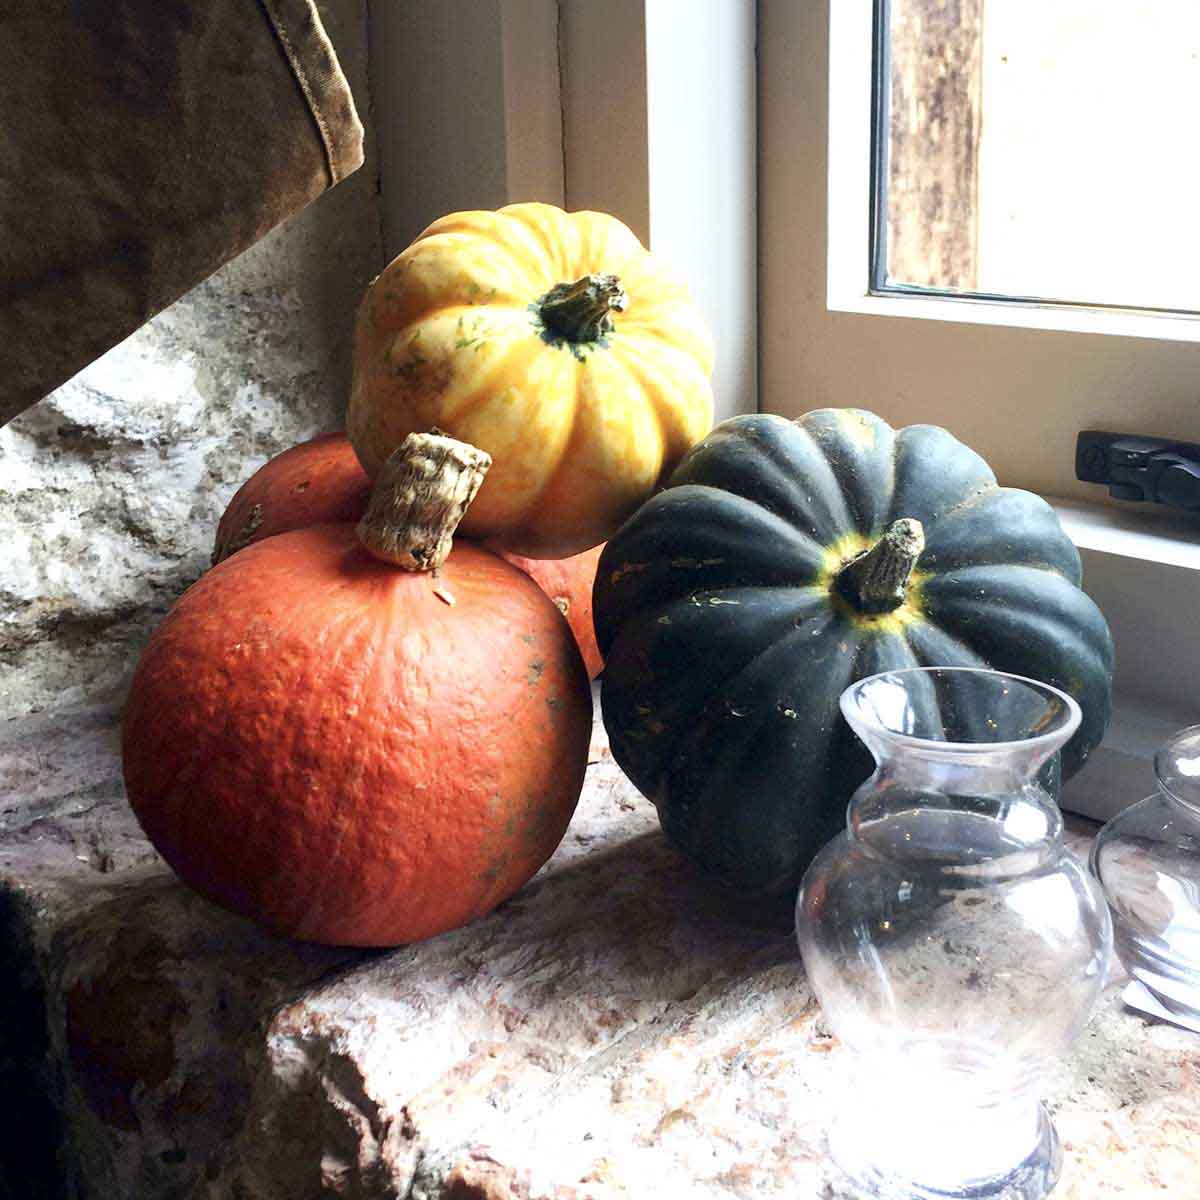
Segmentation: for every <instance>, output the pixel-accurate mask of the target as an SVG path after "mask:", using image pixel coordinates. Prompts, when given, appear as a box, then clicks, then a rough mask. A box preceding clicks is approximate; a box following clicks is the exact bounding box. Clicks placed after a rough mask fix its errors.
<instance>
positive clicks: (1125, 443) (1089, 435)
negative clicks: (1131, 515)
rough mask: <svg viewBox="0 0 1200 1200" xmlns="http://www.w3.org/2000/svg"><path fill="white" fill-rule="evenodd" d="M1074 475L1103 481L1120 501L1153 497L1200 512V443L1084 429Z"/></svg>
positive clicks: (1163, 502)
mask: <svg viewBox="0 0 1200 1200" xmlns="http://www.w3.org/2000/svg"><path fill="white" fill-rule="evenodd" d="M1075 478H1076V479H1081V480H1082V481H1083V482H1084V483H1104V484H1107V485H1108V494H1109V495H1110V496H1113V497H1115V498H1116V499H1117V500H1149V501H1152V502H1153V503H1155V504H1170V505H1172V506H1173V507H1175V508H1186V509H1189V510H1191V511H1192V512H1200V445H1197V444H1196V443H1194V442H1171V441H1166V440H1165V439H1163V438H1148V437H1134V436H1132V435H1130V434H1126V433H1100V432H1099V431H1098V430H1094V429H1085V430H1084V431H1083V432H1082V433H1080V434H1079V437H1078V439H1077V441H1076V443H1075Z"/></svg>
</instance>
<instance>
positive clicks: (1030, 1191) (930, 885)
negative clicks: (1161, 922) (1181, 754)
mask: <svg viewBox="0 0 1200 1200" xmlns="http://www.w3.org/2000/svg"><path fill="white" fill-rule="evenodd" d="M842 712H843V713H844V715H845V717H846V719H847V721H848V722H849V724H850V726H851V728H852V729H853V730H854V731H855V732H856V733H857V734H858V736H859V737H860V738H862V740H863V741H864V742H865V743H866V745H867V747H868V748H869V749H870V751H871V753H872V754H873V755H874V757H875V760H876V763H877V769H876V771H875V773H874V775H872V776H871V778H870V779H869V780H868V781H867V782H866V783H865V784H864V785H863V786H862V787H861V788H860V789H859V790H858V791H857V792H856V794H855V796H854V798H853V799H852V801H851V803H850V807H849V813H848V821H847V830H846V832H845V833H843V834H841V835H840V836H839V837H837V838H835V839H834V841H833V842H831V843H830V844H829V845H828V846H827V847H826V848H825V849H824V850H823V851H822V852H821V853H820V854H819V855H818V856H817V858H816V859H815V860H814V862H813V864H812V866H811V867H810V868H809V870H808V872H807V874H806V875H805V878H804V881H803V884H802V887H801V890H800V895H799V898H798V901H797V915H796V923H797V936H798V939H799V944H800V950H801V953H802V956H803V959H804V964H805V968H806V970H807V973H808V977H809V980H810V982H811V984H812V986H813V989H814V991H815V992H816V995H817V998H818V999H819V1001H820V1003H821V1007H822V1009H823V1011H824V1013H825V1016H826V1018H827V1020H828V1021H829V1023H830V1025H831V1026H832V1027H833V1031H834V1032H835V1033H836V1035H837V1036H838V1037H839V1038H840V1039H841V1040H842V1041H843V1042H844V1043H845V1044H846V1045H847V1047H849V1048H850V1049H851V1050H853V1051H854V1052H855V1060H856V1071H857V1076H858V1077H857V1079H856V1080H855V1084H854V1087H853V1089H852V1093H851V1094H852V1100H851V1102H850V1105H849V1108H848V1109H847V1111H846V1112H845V1113H844V1114H843V1115H842V1117H841V1119H840V1120H838V1121H836V1122H835V1123H834V1125H833V1126H832V1128H831V1134H830V1148H831V1151H832V1153H833V1156H834V1158H835V1159H836V1160H837V1162H838V1163H839V1164H840V1165H841V1167H842V1168H843V1169H844V1170H845V1171H846V1173H847V1174H848V1175H849V1176H850V1177H851V1178H852V1179H853V1180H854V1182H855V1183H856V1184H857V1185H858V1186H859V1187H860V1188H861V1189H862V1190H864V1191H865V1192H866V1193H867V1194H868V1195H873V1196H879V1197H887V1198H889V1200H938V1198H943V1197H975V1198H977V1200H984V1198H985V1197H1001V1196H1003V1197H1005V1198H1006V1200H1018V1198H1019V1200H1037V1198H1038V1197H1041V1196H1044V1195H1045V1194H1046V1193H1047V1192H1048V1191H1049V1190H1050V1189H1051V1188H1052V1187H1053V1186H1054V1183H1055V1181H1056V1179H1057V1177H1058V1171H1059V1165H1060V1160H1061V1154H1060V1151H1059V1147H1058V1142H1057V1139H1056V1137H1055V1134H1054V1130H1053V1126H1052V1123H1051V1121H1050V1119H1049V1115H1048V1113H1047V1112H1046V1110H1045V1109H1044V1108H1043V1107H1042V1105H1041V1104H1040V1103H1039V1099H1038V1089H1039V1083H1040V1081H1041V1078H1042V1075H1043V1072H1044V1070H1045V1068H1046V1066H1047V1064H1048V1062H1049V1061H1050V1060H1051V1059H1052V1058H1053V1057H1055V1056H1057V1055H1059V1054H1061V1053H1062V1052H1063V1051H1064V1050H1065V1049H1066V1048H1067V1047H1068V1046H1069V1045H1070V1043H1071V1042H1072V1041H1073V1040H1074V1038H1075V1037H1076V1036H1077V1035H1078V1034H1079V1033H1080V1031H1081V1030H1082V1029H1083V1026H1084V1025H1085V1023H1086V1022H1087V1020H1088V1018H1089V1017H1090V1015H1091V1013H1092V1011H1093V1009H1094V1007H1095V1005H1096V1002H1097V999H1098V997H1099V995H1100V991H1101V988H1102V986H1103V982H1104V978H1105V973H1106V969H1107V965H1108V959H1109V955H1110V953H1111V947H1112V930H1111V925H1110V922H1109V916H1108V909H1107V907H1106V905H1105V903H1104V899H1103V896H1102V894H1101V892H1100V889H1099V888H1098V886H1097V885H1096V883H1095V881H1094V880H1093V879H1092V878H1091V876H1090V875H1089V874H1088V872H1087V870H1086V869H1085V867H1084V865H1083V864H1082V863H1081V862H1080V861H1079V860H1078V859H1077V858H1076V857H1075V856H1074V855H1073V854H1071V853H1070V851H1068V850H1067V849H1066V848H1065V846H1064V845H1063V841H1062V818H1061V815H1060V813H1059V810H1058V807H1057V805H1056V804H1055V802H1054V801H1053V799H1051V797H1050V796H1049V795H1048V794H1047V793H1046V792H1045V791H1044V790H1043V788H1042V787H1041V785H1040V784H1039V782H1038V776H1039V772H1040V771H1041V770H1042V769H1043V768H1044V767H1045V766H1046V764H1047V763H1048V762H1049V761H1050V760H1051V759H1052V758H1053V756H1054V755H1055V754H1056V753H1057V752H1058V751H1059V750H1060V749H1061V748H1062V746H1063V745H1065V744H1066V742H1067V741H1068V739H1069V738H1070V737H1071V735H1072V734H1073V733H1074V731H1075V729H1076V727H1077V726H1078V724H1079V717H1080V713H1079V708H1078V706H1077V705H1076V704H1075V701H1074V700H1072V699H1071V698H1070V697H1069V696H1067V695H1066V694H1065V693H1062V692H1060V691H1058V690H1056V689H1054V688H1051V687H1047V686H1046V685H1044V684H1041V683H1038V682H1036V681H1034V680H1028V679H1022V678H1020V677H1017V676H1012V675H1005V674H1002V673H999V672H995V671H988V670H982V669H979V670H976V669H971V668H957V669H955V668H919V669H913V670H906V671H894V672H889V673H886V674H883V675H876V676H872V677H871V678H869V679H864V680H861V681H859V682H858V683H856V684H854V685H852V686H851V687H850V688H848V689H847V691H846V692H845V693H844V695H843V696H842Z"/></svg>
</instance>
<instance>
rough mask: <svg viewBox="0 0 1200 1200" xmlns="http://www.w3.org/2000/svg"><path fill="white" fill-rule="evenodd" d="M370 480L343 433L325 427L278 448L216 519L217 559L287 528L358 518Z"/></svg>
mask: <svg viewBox="0 0 1200 1200" xmlns="http://www.w3.org/2000/svg"><path fill="white" fill-rule="evenodd" d="M370 495H371V481H370V480H369V479H368V478H367V476H366V473H365V472H364V471H363V469H362V467H361V466H360V465H359V462H358V459H357V458H356V457H355V455H354V451H353V449H352V448H351V446H350V443H349V441H348V440H347V438H346V435H345V434H344V433H322V434H320V435H318V436H317V437H315V438H312V439H311V440H309V441H307V442H301V443H300V445H298V446H292V447H291V448H290V449H288V450H285V451H284V452H283V453H282V454H277V455H276V456H275V457H274V458H273V459H271V460H270V461H269V462H267V463H265V464H264V465H263V466H262V467H260V468H259V469H258V470H257V471H255V473H254V474H253V475H251V476H250V478H249V479H247V480H246V482H245V483H243V484H242V486H241V487H240V488H238V490H237V491H236V492H235V493H234V496H233V499H232V500H230V502H229V507H228V508H226V510H225V512H224V514H223V516H222V517H221V520H220V523H219V524H218V525H217V538H216V544H215V545H214V547H213V562H214V563H219V562H221V561H222V560H223V559H225V558H228V557H229V555H231V554H233V553H234V552H235V551H237V550H240V549H241V548H242V547H243V546H248V545H249V544H250V543H251V542H257V541H260V540H261V539H263V538H265V537H274V536H275V534H277V533H286V532H287V531H288V530H289V529H306V528H307V527H308V526H309V525H320V524H322V523H324V522H326V521H357V520H358V519H359V517H361V516H362V515H363V513H364V512H366V509H367V500H368V499H369V498H370Z"/></svg>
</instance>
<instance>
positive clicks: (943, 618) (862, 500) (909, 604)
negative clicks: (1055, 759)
mask: <svg viewBox="0 0 1200 1200" xmlns="http://www.w3.org/2000/svg"><path fill="white" fill-rule="evenodd" d="M922 543H923V544H922ZM1079 584H1080V565H1079V555H1078V553H1077V552H1076V550H1075V547H1074V546H1073V545H1072V544H1071V542H1070V540H1069V539H1068V538H1067V536H1066V534H1064V533H1063V531H1062V528H1061V527H1060V525H1059V523H1058V519H1057V517H1056V516H1055V514H1054V512H1053V510H1052V509H1051V508H1050V506H1049V505H1048V504H1047V503H1046V502H1045V501H1044V500H1042V499H1041V498H1040V497H1038V496H1034V495H1032V494H1030V493H1028V492H1022V491H1018V490H1015V489H1013V488H1003V487H1000V486H999V485H998V484H997V483H996V477H995V475H993V474H992V471H991V470H990V469H989V467H988V465H987V464H986V463H985V462H984V461H983V459H981V458H980V457H979V455H977V454H976V453H975V452H974V451H972V450H970V449H968V448H967V447H966V446H964V445H963V444H962V443H961V442H959V441H957V440H956V439H955V438H954V437H953V436H951V435H950V434H949V433H947V432H946V431H945V430H944V429H940V428H938V427H936V426H932V425H913V426H910V427H909V428H907V429H901V430H893V429H892V428H891V427H890V426H889V425H888V424H886V422H884V421H882V420H880V419H879V418H878V417H876V416H874V415H872V414H871V413H867V412H862V411H858V410H853V409H821V410H818V411H816V412H811V413H808V414H807V415H806V416H804V417H801V418H800V419H799V420H798V421H794V422H793V421H788V420H785V419H784V418H782V417H777V416H770V415H765V414H761V415H752V416H743V417H735V418H733V419H732V420H729V421H725V422H724V423H722V424H721V425H719V426H717V428H716V429H714V430H713V431H712V433H710V434H709V435H708V437H706V438H705V439H704V440H703V441H702V442H700V443H699V444H698V445H697V446H695V447H694V448H693V449H692V450H691V452H690V453H689V454H688V455H687V457H686V458H685V459H684V460H683V461H682V463H681V464H680V466H679V467H678V469H677V470H676V471H675V473H674V475H673V476H672V477H671V479H670V482H669V483H668V485H667V487H666V488H665V489H664V490H663V491H661V492H659V493H658V494H657V495H656V496H654V497H653V498H652V499H651V500H649V501H648V502H647V503H646V504H644V505H643V506H642V507H641V508H640V509H639V510H638V511H637V512H636V513H635V514H634V515H633V516H632V517H631V518H630V519H629V520H628V521H627V522H626V523H625V525H624V526H623V527H622V528H621V529H620V530H619V531H618V532H617V534H616V536H615V537H613V538H612V539H611V541H610V542H609V543H608V547H607V549H606V550H605V551H604V554H603V555H602V557H601V559H600V566H599V569H598V571H597V575H596V587H595V594H594V599H595V607H594V614H595V622H596V633H597V637H598V639H599V643H600V649H601V651H602V652H603V654H604V656H605V660H606V666H605V671H604V685H603V691H602V705H603V712H604V723H605V725H606V727H607V729H608V733H609V737H610V740H611V743H612V750H613V755H614V757H615V758H616V760H617V762H618V763H619V764H620V766H621V767H622V769H623V770H624V771H625V773H626V774H627V775H628V776H629V778H630V779H632V780H633V782H634V783H635V784H636V785H637V787H638V788H639V789H640V790H641V791H642V792H643V793H644V794H645V795H646V796H647V797H648V798H649V799H650V800H652V801H653V802H654V804H655V805H656V806H657V808H658V812H659V818H660V820H661V822H662V825H663V829H664V830H665V831H666V834H667V836H668V838H669V839H670V840H671V841H672V842H673V843H674V844H675V845H676V846H677V847H678V848H679V850H680V851H681V852H682V853H683V854H684V855H685V856H686V857H688V858H689V859H691V860H693V861H694V862H696V863H697V864H699V865H700V866H701V867H702V868H704V869H705V870H707V871H708V872H710V873H711V874H713V875H715V876H716V877H717V878H719V879H720V880H722V881H723V882H725V883H727V884H729V885H731V886H732V887H734V888H736V889H738V890H739V891H742V892H746V893H753V894H762V895H770V894H778V893H781V892H783V891H786V890H788V889H791V888H794V887H795V886H796V885H797V883H798V882H799V879H800V876H801V874H802V873H803V870H804V868H805V867H806V866H807V865H808V862H809V861H810V860H811V858H812V857H813V855H814V854H815V853H816V851H817V850H818V849H819V848H820V847H821V846H822V845H823V844H824V842H825V841H827V840H828V839H829V838H830V837H832V836H833V834H834V833H836V832H837V831H838V830H839V829H840V828H841V827H842V824H843V821H844V817H845V806H846V803H847V801H848V800H849V798H850V796H851V794H852V793H853V791H854V790H855V788H856V787H858V785H859V784H860V783H862V782H863V780H865V779H866V778H867V777H868V775H870V773H871V771H872V769H873V767H872V763H871V760H870V757H869V756H868V755H867V753H866V751H865V749H864V748H863V747H862V746H861V744H860V743H859V742H858V740H857V738H855V736H854V735H853V734H852V733H851V731H850V730H849V728H848V726H847V725H846V724H845V721H844V720H843V718H842V716H841V713H840V712H839V710H838V696H839V695H840V693H841V692H842V690H843V688H845V687H846V686H847V684H849V683H851V682H852V681H853V680H855V679H859V678H862V677H863V676H866V675H871V674H874V673H875V672H878V671H885V670H895V669H900V668H903V667H913V666H991V667H995V668H997V669H999V670H1004V671H1010V672H1013V673H1015V674H1019V675H1027V676H1031V677H1033V678H1035V679H1040V680H1043V681H1044V682H1046V683H1050V684H1053V685H1055V686H1057V687H1060V688H1062V689H1063V690H1065V691H1067V692H1069V693H1070V694H1071V695H1073V696H1074V697H1075V698H1076V700H1078V701H1079V703H1080V705H1081V707H1082V709H1083V721H1082V724H1081V726H1080V728H1079V731H1078V733H1077V734H1076V735H1075V737H1074V738H1073V739H1072V740H1071V742H1070V743H1068V745H1067V747H1066V748H1065V749H1064V751H1063V754H1062V756H1061V759H1062V761H1061V770H1062V774H1063V776H1064V777H1066V776H1069V775H1070V774H1072V773H1073V772H1074V771H1076V770H1077V769H1078V768H1079V766H1080V765H1081V764H1082V763H1083V761H1084V759H1085V758H1086V757H1087V755H1088V752H1089V751H1090V750H1091V749H1092V748H1093V747H1094V746H1095V745H1096V744H1097V743H1098V742H1099V741H1100V739H1101V737H1102V736H1103V734H1104V731H1105V728H1106V727H1107V724H1108V719H1109V709H1110V699H1111V681H1112V668H1113V645H1112V638H1111V636H1110V635H1109V631H1108V626H1107V624H1106V623H1105V620H1104V617H1103V616H1102V615H1101V613H1100V610H1099V609H1098V608H1097V607H1096V605H1095V604H1094V603H1093V602H1092V601H1091V600H1090V599H1089V598H1088V597H1087V596H1086V595H1085V594H1084V593H1083V592H1082V591H1080V589H1079ZM985 719H986V714H983V713H981V714H980V720H981V721H983V720H985Z"/></svg>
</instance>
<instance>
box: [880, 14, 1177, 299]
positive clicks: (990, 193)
mask: <svg viewBox="0 0 1200 1200" xmlns="http://www.w3.org/2000/svg"><path fill="white" fill-rule="evenodd" d="M874 54H875V94H876V97H877V107H876V111H875V128H874V151H873V153H874V156H875V172H874V179H875V187H876V195H875V196H874V198H873V199H874V205H875V213H876V218H875V221H874V225H873V232H874V234H875V245H874V248H873V252H872V264H871V268H872V279H871V286H872V290H874V291H889V290H906V289H907V290H913V291H917V292H922V291H926V292H941V293H942V294H948V295H954V294H958V295H975V296H980V295H983V296H992V297H996V298H1008V299H1016V300H1020V299H1037V300H1041V301H1048V302H1058V303H1076V304H1086V305H1104V306H1111V307H1123V308H1136V309H1142V310H1145V311H1147V312H1161V313H1164V314H1165V313H1171V312H1175V313H1178V314H1181V315H1190V316H1196V315H1200V314H1198V313H1197V310H1198V309H1200V234H1197V232H1196V231H1195V229H1194V226H1195V211H1196V204H1197V196H1198V195H1200V159H1198V158H1197V157H1196V156H1195V155H1193V154H1190V153H1188V152H1187V151H1186V150H1185V148H1184V146H1183V145H1181V143H1180V140H1179V139H1180V137H1181V135H1185V134H1186V131H1185V130H1184V129H1183V128H1182V127H1183V125H1184V123H1185V121H1184V119H1183V114H1185V113H1188V112H1192V111H1194V110H1195V107H1196V102H1197V100H1198V99H1200V6H1197V5H1196V4H1194V3H1193V0H1153V2H1151V3H1134V2H1131V0H1057V2H1056V3H1055V4H1052V5H1046V4H1044V3H1043V2H1042V0H1001V2H999V3H997V2H996V0H991V2H989V0H958V2H957V3H955V4H945V3H936V2H935V0H882V3H880V4H879V5H877V7H876V20H875V33H874Z"/></svg>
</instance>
